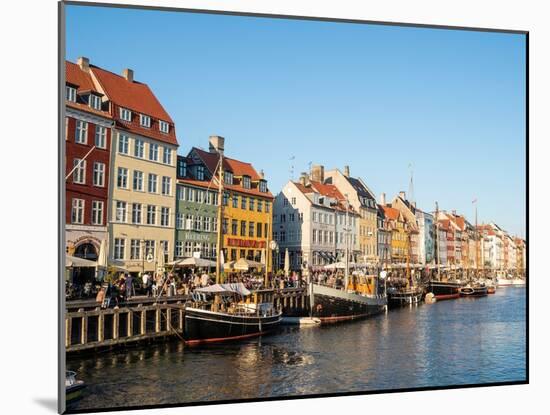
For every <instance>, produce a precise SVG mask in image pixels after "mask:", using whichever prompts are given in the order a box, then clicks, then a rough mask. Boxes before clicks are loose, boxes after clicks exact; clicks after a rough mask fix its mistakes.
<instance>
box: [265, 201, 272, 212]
mask: <svg viewBox="0 0 550 415" xmlns="http://www.w3.org/2000/svg"><path fill="white" fill-rule="evenodd" d="M270 206H271V203H269V202H265V213H269V209H270Z"/></svg>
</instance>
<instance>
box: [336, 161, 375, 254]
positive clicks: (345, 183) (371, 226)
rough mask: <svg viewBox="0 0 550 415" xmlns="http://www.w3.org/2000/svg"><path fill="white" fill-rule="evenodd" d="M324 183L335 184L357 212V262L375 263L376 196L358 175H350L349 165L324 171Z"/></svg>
mask: <svg viewBox="0 0 550 415" xmlns="http://www.w3.org/2000/svg"><path fill="white" fill-rule="evenodd" d="M325 183H327V184H333V185H335V186H336V187H337V188H338V190H339V191H340V193H341V194H343V195H347V196H348V200H349V203H350V204H351V205H352V206H353V209H354V210H355V212H357V213H359V223H358V226H357V240H358V243H359V249H358V250H359V252H358V262H359V263H362V264H365V265H367V264H368V265H375V264H376V263H377V262H378V253H377V246H378V236H377V234H378V207H377V204H376V197H375V196H374V194H373V192H371V190H370V189H369V188H368V187H367V185H366V184H365V182H364V181H363V180H362V179H361V178H359V177H357V178H356V177H351V176H350V169H349V166H345V167H344V172H343V173H342V172H340V170H338V169H334V170H329V171H327V172H326V173H325Z"/></svg>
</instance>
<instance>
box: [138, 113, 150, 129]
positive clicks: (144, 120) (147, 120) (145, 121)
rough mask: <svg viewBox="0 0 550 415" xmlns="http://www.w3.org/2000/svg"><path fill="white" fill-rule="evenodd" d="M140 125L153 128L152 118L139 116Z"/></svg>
mask: <svg viewBox="0 0 550 415" xmlns="http://www.w3.org/2000/svg"><path fill="white" fill-rule="evenodd" d="M139 125H141V126H142V127H147V128H150V127H151V117H149V116H147V115H143V114H139Z"/></svg>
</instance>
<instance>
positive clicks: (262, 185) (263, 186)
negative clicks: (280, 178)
mask: <svg viewBox="0 0 550 415" xmlns="http://www.w3.org/2000/svg"><path fill="white" fill-rule="evenodd" d="M260 192H262V193H266V192H267V182H266V181H265V180H260Z"/></svg>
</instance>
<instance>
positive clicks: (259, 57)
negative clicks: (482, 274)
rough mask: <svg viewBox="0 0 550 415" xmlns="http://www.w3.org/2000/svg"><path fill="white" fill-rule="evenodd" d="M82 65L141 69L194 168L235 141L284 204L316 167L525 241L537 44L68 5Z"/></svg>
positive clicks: (73, 47)
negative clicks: (198, 159) (528, 50)
mask: <svg viewBox="0 0 550 415" xmlns="http://www.w3.org/2000/svg"><path fill="white" fill-rule="evenodd" d="M66 44H67V50H66V57H67V59H69V60H71V61H76V59H77V58H78V57H79V56H86V57H88V58H90V62H91V63H92V64H95V65H98V66H101V67H103V68H105V69H108V70H111V71H113V72H116V73H120V72H121V71H122V69H123V68H126V67H129V68H132V69H134V72H135V79H136V80H138V81H142V82H145V83H147V84H149V86H150V87H151V88H152V90H153V91H154V92H155V93H156V95H157V97H158V98H159V100H160V101H161V103H162V104H163V106H164V107H165V108H166V110H167V111H168V112H169V113H170V115H171V116H172V118H173V119H174V121H175V123H176V132H177V135H178V139H179V142H180V150H179V153H180V154H186V153H187V152H188V151H189V149H190V148H191V147H192V146H199V147H203V148H207V147H208V136H209V135H222V136H224V137H226V145H225V149H226V154H227V155H228V156H229V157H234V158H237V159H240V160H243V161H249V162H251V163H253V165H254V166H255V167H256V169H257V170H260V169H264V171H265V173H266V178H267V179H268V180H269V186H270V189H271V191H272V192H273V193H277V192H278V191H279V190H280V189H281V187H282V186H283V185H284V183H285V182H286V181H287V180H289V178H290V168H291V167H290V166H291V162H290V161H289V159H290V158H291V157H292V156H294V157H295V160H294V161H293V164H294V175H295V177H297V176H298V175H299V173H300V172H301V171H306V170H308V163H309V162H313V163H314V164H323V165H324V166H325V168H326V169H331V168H334V167H338V168H340V169H342V168H343V166H344V165H346V164H348V165H350V167H351V174H352V175H353V176H360V177H362V178H363V179H364V180H365V182H366V183H367V184H368V186H369V187H370V188H371V189H372V190H373V191H374V192H375V194H376V195H379V194H380V193H381V192H385V193H386V194H387V195H388V196H387V197H392V196H393V195H395V194H396V193H397V192H399V191H400V190H405V191H407V190H408V184H409V174H410V173H409V164H411V163H412V165H413V166H414V190H415V199H416V201H417V205H418V206H419V207H420V208H422V209H424V210H428V211H431V210H433V209H434V206H435V201H438V202H439V206H440V208H441V209H448V210H452V209H456V210H457V211H458V212H459V213H463V214H465V215H466V217H467V218H468V219H470V220H471V221H473V220H474V217H473V216H474V214H473V212H474V208H473V205H472V203H471V202H472V200H473V199H474V198H475V197H477V198H478V212H479V221H480V222H482V221H494V222H496V223H498V224H499V225H500V226H502V227H503V228H504V229H507V230H508V231H510V232H512V233H516V234H520V235H523V236H525V193H526V184H525V180H526V178H525V167H526V166H525V158H526V149H525V123H526V118H525V93H526V91H525V37H524V36H523V35H516V34H501V33H484V32H467V31H454V30H437V29H420V28H404V27H395V26H376V25H362V24H345V23H332V22H315V21H299V20H281V19H265V18H254V17H236V16H223V15H201V14H189V13H178V12H159V11H144V10H128V9H114V8H95V7H88V6H85V7H84V6H68V7H67V43H66Z"/></svg>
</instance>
